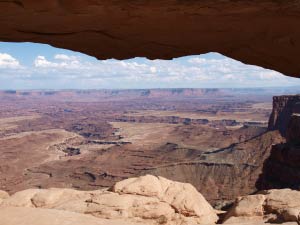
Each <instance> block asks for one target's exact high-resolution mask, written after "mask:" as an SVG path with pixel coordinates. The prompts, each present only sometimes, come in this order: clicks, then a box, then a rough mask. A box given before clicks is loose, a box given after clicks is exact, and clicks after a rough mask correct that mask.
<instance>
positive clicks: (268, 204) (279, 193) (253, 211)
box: [224, 189, 300, 223]
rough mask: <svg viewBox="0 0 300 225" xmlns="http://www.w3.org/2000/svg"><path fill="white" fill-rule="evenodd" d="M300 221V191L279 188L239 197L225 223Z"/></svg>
mask: <svg viewBox="0 0 300 225" xmlns="http://www.w3.org/2000/svg"><path fill="white" fill-rule="evenodd" d="M245 221H256V222H258V221H259V222H271V223H284V222H297V223H299V222H300V191H295V190H291V189H279V190H268V191H263V192H261V193H260V194H257V195H250V196H245V197H241V198H238V199H237V201H236V203H235V205H234V206H233V207H232V209H231V210H229V212H228V213H227V215H226V217H225V220H224V223H233V222H245Z"/></svg>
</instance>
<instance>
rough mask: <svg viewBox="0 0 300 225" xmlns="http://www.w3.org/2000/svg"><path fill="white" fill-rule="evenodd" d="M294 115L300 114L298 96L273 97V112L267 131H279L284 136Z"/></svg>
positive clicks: (299, 99)
mask: <svg viewBox="0 0 300 225" xmlns="http://www.w3.org/2000/svg"><path fill="white" fill-rule="evenodd" d="M294 113H300V95H293V96H291V95H284V96H275V97H273V111H272V114H271V116H270V120H269V128H268V129H269V130H279V131H280V133H281V135H282V136H284V137H285V136H286V132H287V127H288V125H289V123H290V120H291V117H292V115H293V114H294Z"/></svg>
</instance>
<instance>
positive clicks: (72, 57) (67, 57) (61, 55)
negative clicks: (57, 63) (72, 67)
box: [54, 54, 77, 61]
mask: <svg viewBox="0 0 300 225" xmlns="http://www.w3.org/2000/svg"><path fill="white" fill-rule="evenodd" d="M54 59H58V60H64V61H69V60H73V61H74V60H77V57H76V56H69V55H65V54H56V55H55V56H54Z"/></svg>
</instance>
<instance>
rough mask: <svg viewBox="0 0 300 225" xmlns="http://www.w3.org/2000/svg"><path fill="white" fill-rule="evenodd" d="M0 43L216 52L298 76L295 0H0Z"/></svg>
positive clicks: (113, 54)
mask: <svg viewBox="0 0 300 225" xmlns="http://www.w3.org/2000/svg"><path fill="white" fill-rule="evenodd" d="M0 41H7V42H38V43H47V44H51V45H53V46H56V47H60V48H66V49H71V50H75V51H80V52H83V53H86V54H89V55H92V56H95V57H97V58H99V59H107V58H116V59H127V58H132V57H138V56H140V57H148V58H150V59H157V58H160V59H171V58H174V57H180V56H186V55H195V54H202V53H207V52H219V53H222V54H224V55H226V56H229V57H232V58H235V59H238V60H240V61H242V62H244V63H248V64H254V65H259V66H262V67H265V68H269V69H274V70H277V71H279V72H282V73H284V74H286V75H288V76H294V77H300V63H299V52H300V1H299V0H252V1H251V0H151V1H150V0H135V1H134V0H39V1H37V0H0Z"/></svg>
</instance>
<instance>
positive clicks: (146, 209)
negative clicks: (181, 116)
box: [0, 175, 218, 224]
mask: <svg viewBox="0 0 300 225" xmlns="http://www.w3.org/2000/svg"><path fill="white" fill-rule="evenodd" d="M111 190H112V191H108V190H99V191H76V190H71V189H48V190H42V189H28V190H25V191H21V192H17V193H16V194H14V195H12V196H11V197H9V198H6V199H4V200H3V202H2V204H1V205H0V207H2V208H10V207H22V208H24V207H25V208H42V209H55V210H61V211H69V212H76V213H81V214H89V215H92V216H94V217H98V218H101V219H121V220H126V221H130V222H142V223H143V224H214V223H216V222H217V220H218V216H217V215H216V213H215V211H214V209H213V208H212V207H211V206H210V205H209V203H208V202H207V201H206V200H205V199H204V197H203V196H202V195H201V194H200V193H199V192H197V190H196V189H195V188H194V187H193V186H192V185H190V184H185V183H179V182H174V181H170V180H167V179H165V178H162V177H156V176H152V175H146V176H143V177H139V178H131V179H127V180H124V181H121V182H119V183H117V184H116V185H115V186H114V187H112V188H111ZM22 212H23V211H22ZM51 213H52V212H51Z"/></svg>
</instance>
